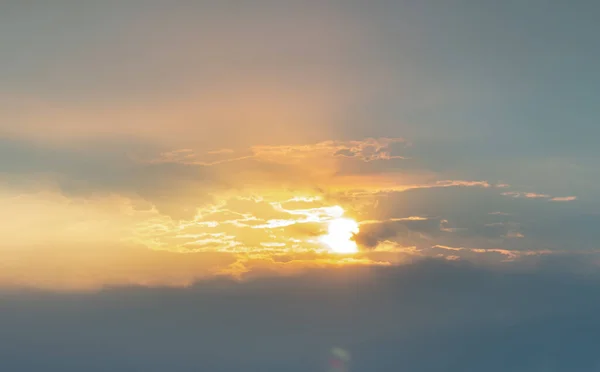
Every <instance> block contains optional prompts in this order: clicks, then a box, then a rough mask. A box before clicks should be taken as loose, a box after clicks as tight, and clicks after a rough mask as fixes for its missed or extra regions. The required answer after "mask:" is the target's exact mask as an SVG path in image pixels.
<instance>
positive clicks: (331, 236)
mask: <svg viewBox="0 0 600 372" xmlns="http://www.w3.org/2000/svg"><path fill="white" fill-rule="evenodd" d="M327 232H328V234H327V235H325V236H322V237H321V241H322V242H323V243H325V244H327V246H328V247H329V248H331V250H332V251H333V252H335V253H356V252H358V247H357V245H356V242H355V241H354V240H352V237H353V235H354V234H357V233H358V223H357V222H356V221H354V220H351V219H349V218H336V219H334V220H331V221H330V222H329V228H328V230H327Z"/></svg>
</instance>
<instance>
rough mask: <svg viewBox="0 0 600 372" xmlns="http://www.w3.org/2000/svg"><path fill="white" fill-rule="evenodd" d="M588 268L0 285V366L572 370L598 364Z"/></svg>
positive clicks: (560, 261) (565, 262)
mask: <svg viewBox="0 0 600 372" xmlns="http://www.w3.org/2000/svg"><path fill="white" fill-rule="evenodd" d="M598 290H600V275H598V273H597V270H596V269H595V267H593V266H590V265H589V264H586V263H584V262H583V260H578V259H573V258H569V257H554V258H552V259H542V260H541V261H539V262H538V264H537V268H536V269H524V268H522V267H521V268H520V267H519V266H518V265H517V264H515V265H514V266H506V267H504V268H502V269H495V270H491V269H490V270H484V269H480V268H476V267H473V266H469V265H465V264H457V263H447V262H438V261H421V262H419V263H416V264H412V265H406V266H401V267H393V268H377V269H375V268H364V269H343V270H336V271H327V272H325V271H313V272H309V273H307V274H305V275H302V276H296V277H287V278H280V277H279V278H257V279H254V280H251V281H248V282H242V283H236V282H231V281H228V280H220V279H217V280H212V281H206V282H201V283H198V284H197V285H195V286H192V287H190V288H184V289H173V288H171V289H167V288H115V289H106V290H104V291H101V292H99V293H87V294H76V293H69V294H60V293H41V292H27V291H12V292H6V291H5V292H4V293H3V294H2V297H3V300H2V306H1V307H0V325H1V327H2V330H3V332H2V333H1V334H0V366H1V367H2V369H3V370H7V371H15V372H21V371H38V370H45V371H61V372H69V371H80V370H86V371H107V370H111V371H134V370H144V371H165V370H169V371H175V372H177V371H194V370H206V371H239V370H246V371H266V372H268V371H280V370H286V371H298V372H300V371H320V370H325V369H324V366H325V363H326V358H327V353H328V351H329V349H330V348H331V347H333V346H341V347H344V348H346V349H348V350H349V351H351V352H352V355H353V358H354V365H353V369H352V370H354V371H365V370H377V371H397V370H411V371H432V370H449V371H464V370H467V371H471V370H472V371H475V370H482V369H484V370H489V371H505V370H508V369H513V370H514V369H518V370H522V371H547V370H548V369H551V370H554V371H573V370H591V369H592V368H594V367H596V366H597V365H598V362H600V359H599V358H598V356H597V350H596V342H595V339H596V337H597V333H598V331H600V321H599V320H598V317H597V314H598V311H600V301H598V299H597V296H596V294H597V292H598Z"/></svg>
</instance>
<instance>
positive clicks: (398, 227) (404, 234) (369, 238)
mask: <svg viewBox="0 0 600 372" xmlns="http://www.w3.org/2000/svg"><path fill="white" fill-rule="evenodd" d="M441 222H442V221H441V220H440V219H439V218H426V219H422V220H419V219H417V220H410V219H407V220H400V221H394V220H390V221H381V222H374V223H369V224H363V225H361V227H360V232H359V233H358V234H356V236H355V241H356V242H357V243H358V244H359V245H361V246H363V247H367V248H374V247H376V246H377V244H378V243H380V242H382V241H385V240H388V239H390V240H396V241H401V242H403V243H408V240H409V239H410V238H411V237H413V236H414V235H416V238H417V239H418V238H419V237H421V234H426V235H438V234H439V233H440V231H441V230H440V226H441Z"/></svg>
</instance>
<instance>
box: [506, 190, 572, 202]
mask: <svg viewBox="0 0 600 372" xmlns="http://www.w3.org/2000/svg"><path fill="white" fill-rule="evenodd" d="M502 195H505V196H512V197H513V198H527V199H547V200H550V201H558V202H567V201H574V200H576V199H577V197H576V196H554V197H553V196H551V195H548V194H537V193H534V192H518V191H508V192H503V193H502Z"/></svg>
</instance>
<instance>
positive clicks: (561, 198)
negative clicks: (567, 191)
mask: <svg viewBox="0 0 600 372" xmlns="http://www.w3.org/2000/svg"><path fill="white" fill-rule="evenodd" d="M550 200H551V201H558V202H564V201H573V200H577V197H576V196H555V197H553V198H552V199H550Z"/></svg>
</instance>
